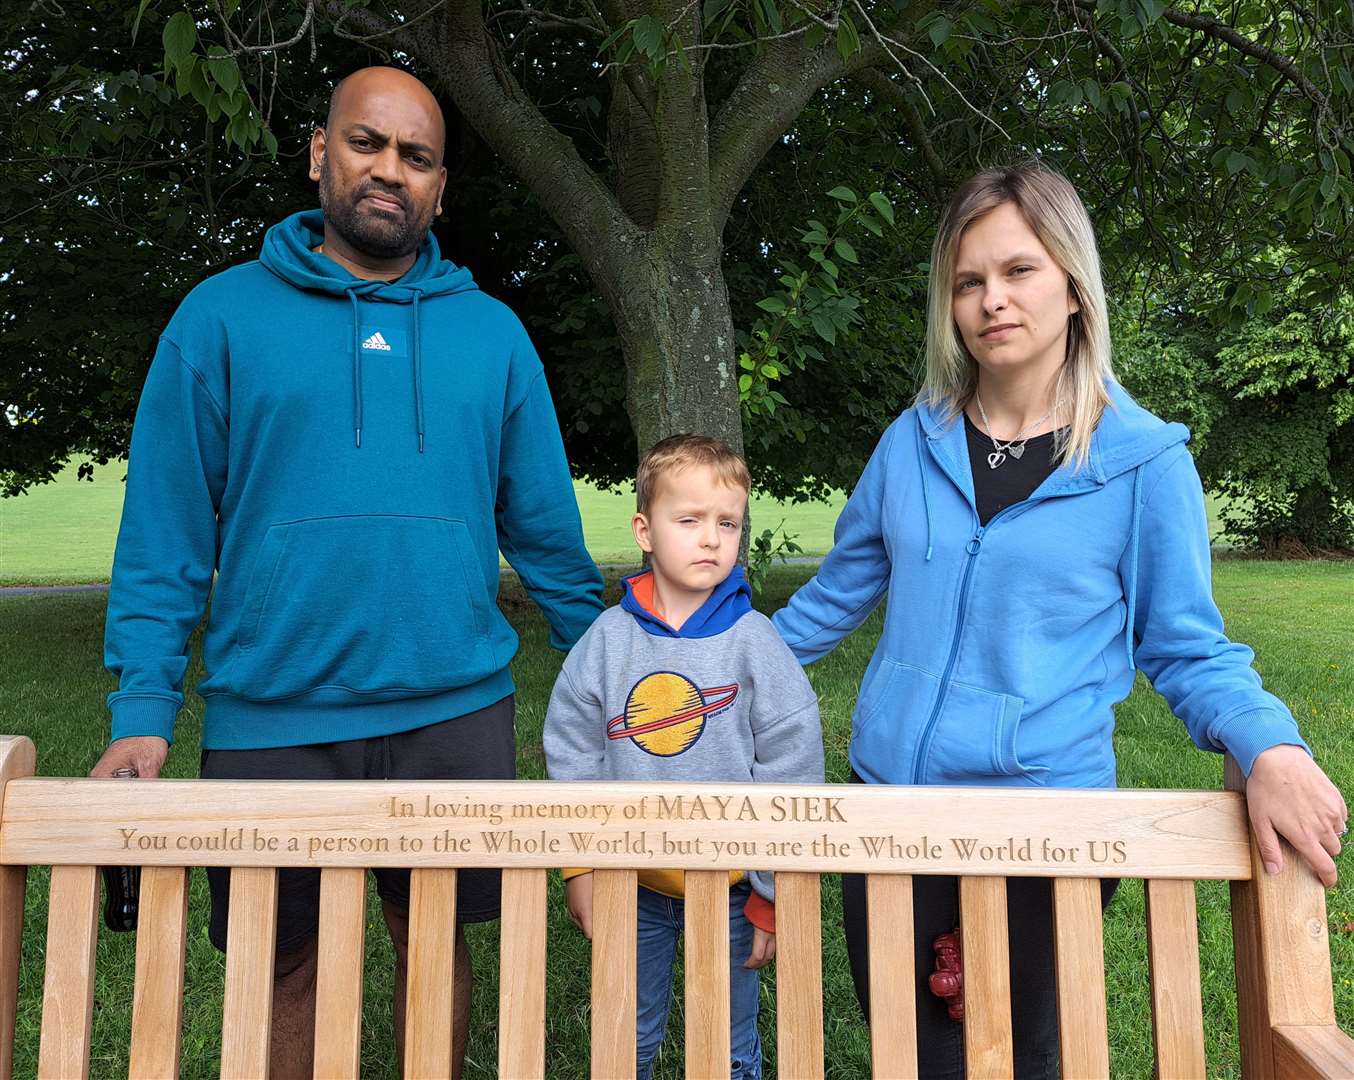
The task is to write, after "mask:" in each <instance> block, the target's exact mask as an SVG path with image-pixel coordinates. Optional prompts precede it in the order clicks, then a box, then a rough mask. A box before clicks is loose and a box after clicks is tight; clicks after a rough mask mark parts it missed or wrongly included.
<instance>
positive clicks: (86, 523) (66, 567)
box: [0, 462, 1217, 585]
mask: <svg viewBox="0 0 1354 1080" xmlns="http://www.w3.org/2000/svg"><path fill="white" fill-rule="evenodd" d="M126 472H127V466H126V463H125V462H113V463H111V464H109V465H108V466H106V467H103V468H99V469H96V470H95V473H94V479H93V480H92V481H88V480H86V481H81V480H78V479H77V478H76V470H75V468H74V467H73V466H72V467H71V468H68V469H66V470H65V471H64V472H63V473H62V474H61V475H60V476H59V477H57V479H56V480H54V481H53V482H52V483H50V484H43V485H41V486H40V487H35V488H33V489H31V490H30V491H29V492H28V493H27V494H24V495H20V496H19V497H17V498H13V499H0V585H72V584H86V583H90V582H105V581H107V580H108V576H109V572H110V571H111V569H112V566H113V544H114V541H115V540H116V539H117V531H118V521H119V518H120V517H121V514H122V493H123V491H124V490H125V485H124V484H123V482H122V481H123V477H124V476H125V475H126ZM574 492H575V494H576V495H577V496H578V507H579V511H580V512H581V514H582V517H583V531H584V536H585V539H586V541H587V545H588V550H589V551H590V552H592V557H593V558H594V559H596V560H597V561H598V562H599V563H603V564H607V563H610V564H621V565H631V564H633V563H635V562H636V559H635V551H636V549H635V544H634V540H633V539H632V538H631V536H630V517H631V515H632V514H633V513H634V505H635V503H634V495H633V493H631V492H629V491H625V492H619V491H617V492H606V491H598V490H597V489H596V488H595V487H593V486H592V485H591V484H585V483H583V482H581V481H579V482H576V483H575V484H574ZM843 501H844V497H843V496H842V495H840V494H838V495H836V496H834V497H833V498H832V499H831V500H830V501H829V502H826V503H804V504H799V505H794V504H784V503H778V502H776V501H775V500H774V499H763V498H757V499H754V500H753V502H752V521H753V530H754V531H755V532H761V531H762V530H763V529H767V528H776V527H778V526H779V525H780V523H781V522H782V521H784V522H785V531H786V532H788V533H790V534H791V535H793V536H797V537H798V543H799V545H800V546H801V547H802V548H803V549H804V553H805V554H806V555H825V554H827V551H828V549H829V548H830V547H831V546H832V527H833V525H834V524H835V523H836V520H837V514H838V513H839V512H840V510H841V508H842V503H843ZM1209 525H1210V531H1211V532H1212V533H1214V534H1216V532H1217V520H1216V513H1215V508H1214V502H1213V500H1211V499H1210V500H1209Z"/></svg>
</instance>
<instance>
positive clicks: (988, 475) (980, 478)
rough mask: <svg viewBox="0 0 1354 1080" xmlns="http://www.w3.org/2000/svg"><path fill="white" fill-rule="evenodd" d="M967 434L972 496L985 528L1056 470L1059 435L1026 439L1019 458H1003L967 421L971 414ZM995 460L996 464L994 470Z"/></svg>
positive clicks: (966, 423)
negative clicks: (1056, 447) (997, 515)
mask: <svg viewBox="0 0 1354 1080" xmlns="http://www.w3.org/2000/svg"><path fill="white" fill-rule="evenodd" d="M964 431H965V433H966V434H967V435H968V456H969V462H970V464H971V465H972V468H973V497H974V498H975V499H976V500H977V503H978V521H979V523H980V524H983V525H986V524H987V523H988V522H989V521H991V520H992V518H993V517H995V516H996V514H997V512H998V511H1000V510H1004V509H1005V508H1006V507H1008V506H1014V505H1015V504H1016V503H1018V502H1024V500H1026V499H1028V498H1029V497H1030V495H1032V494H1033V493H1034V489H1035V488H1037V487H1038V486H1039V485H1040V484H1042V483H1043V482H1044V481H1045V480H1046V479H1047V478H1048V477H1049V476H1050V475H1051V474H1052V472H1053V470H1054V469H1055V468H1057V465H1056V464H1055V463H1054V461H1053V453H1054V450H1055V438H1056V435H1057V432H1053V431H1050V432H1049V433H1048V434H1046V435H1036V436H1035V437H1034V438H1032V439H1026V440H1025V450H1024V453H1022V454H1021V455H1020V456H1019V457H1016V456H1015V455H1014V454H1011V453H1010V452H1007V453H1006V454H1005V455H1004V456H1002V455H1000V454H999V452H998V451H997V448H996V447H995V446H993V445H992V440H991V439H989V438H988V437H987V436H986V435H985V434H983V431H982V428H980V427H978V425H977V424H975V423H974V422H973V421H972V420H970V419H969V418H968V413H965V414H964ZM993 461H996V462H997V467H996V468H995V469H994V468H992V464H991V463H992V462H993Z"/></svg>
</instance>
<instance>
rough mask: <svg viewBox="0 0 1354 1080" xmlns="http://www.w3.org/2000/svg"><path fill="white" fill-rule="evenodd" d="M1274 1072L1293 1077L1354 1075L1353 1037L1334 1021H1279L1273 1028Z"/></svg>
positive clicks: (1329, 1079) (1336, 1079)
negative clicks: (1304, 1022)
mask: <svg viewBox="0 0 1354 1080" xmlns="http://www.w3.org/2000/svg"><path fill="white" fill-rule="evenodd" d="M1274 1073H1275V1075H1276V1076H1281V1077H1292V1078H1293V1080H1306V1078H1308V1077H1311V1078H1312V1080H1318V1078H1320V1080H1343V1078H1348V1077H1351V1076H1354V1039H1351V1038H1350V1037H1349V1036H1348V1035H1346V1034H1345V1033H1344V1032H1343V1031H1341V1030H1340V1029H1339V1028H1338V1027H1336V1026H1335V1025H1334V1024H1303V1025H1299V1024H1280V1025H1277V1026H1276V1027H1275V1028H1274Z"/></svg>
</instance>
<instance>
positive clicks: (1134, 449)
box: [773, 384, 1303, 787]
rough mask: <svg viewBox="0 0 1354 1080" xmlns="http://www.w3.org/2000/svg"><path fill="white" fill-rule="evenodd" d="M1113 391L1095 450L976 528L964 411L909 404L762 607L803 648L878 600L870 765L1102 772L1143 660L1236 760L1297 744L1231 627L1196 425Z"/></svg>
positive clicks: (814, 647)
mask: <svg viewBox="0 0 1354 1080" xmlns="http://www.w3.org/2000/svg"><path fill="white" fill-rule="evenodd" d="M1108 389H1109V393H1110V397H1111V406H1110V407H1109V408H1107V409H1106V410H1105V413H1104V415H1103V416H1102V418H1101V420H1100V422H1099V424H1098V425H1097V427H1096V430H1095V433H1094V436H1093V439H1092V443H1091V452H1090V459H1089V461H1088V462H1087V463H1086V464H1085V465H1084V466H1082V467H1080V468H1078V467H1076V466H1074V465H1073V464H1071V463H1065V464H1063V465H1062V466H1060V467H1059V468H1058V469H1056V470H1055V471H1054V472H1053V473H1052V475H1050V476H1049V477H1048V478H1047V479H1046V480H1045V481H1044V482H1043V483H1042V484H1041V485H1040V486H1039V487H1038V488H1037V489H1036V490H1035V491H1034V492H1033V494H1031V496H1030V497H1029V498H1028V499H1026V500H1024V501H1023V502H1020V503H1016V504H1015V505H1013V506H1009V507H1006V508H1005V509H1003V510H1002V511H1000V512H999V513H997V514H996V515H994V516H993V517H992V518H991V519H990V520H989V521H988V523H987V525H985V526H984V525H982V524H980V523H979V520H978V513H977V509H976V504H975V500H974V494H973V473H972V467H971V465H970V462H969V456H968V442H967V438H966V436H965V434H964V427H963V423H962V422H961V421H960V420H958V419H957V418H953V417H948V416H946V415H944V414H943V413H942V412H940V411H939V410H936V409H933V408H931V407H930V406H928V405H925V404H921V405H918V406H916V407H914V408H912V409H909V410H908V411H907V412H905V413H904V414H903V415H902V416H901V417H899V418H898V420H897V421H895V422H894V423H893V424H892V425H891V426H890V427H889V429H888V431H886V432H885V434H884V437H883V438H882V439H881V440H880V443H879V446H878V447H877V448H876V450H875V452H874V455H873V456H872V457H871V459H870V462H869V464H868V465H867V466H866V468H865V472H864V473H863V474H862V476H861V478H860V481H859V483H858V484H857V485H856V488H855V490H854V491H853V492H852V494H851V498H850V499H849V500H848V502H847V505H846V507H845V509H843V511H842V514H841V517H840V518H839V519H838V522H837V529H836V542H835V545H834V547H833V549H832V551H831V552H830V553H829V554H828V556H827V558H826V559H824V561H823V564H822V566H821V568H820V569H819V571H818V573H817V574H816V575H815V576H814V578H813V580H812V581H810V582H809V583H808V584H807V585H805V586H804V587H803V588H802V589H800V590H799V591H798V592H797V593H796V594H795V595H794V597H793V598H792V599H791V601H790V603H789V605H788V606H787V607H786V608H785V609H784V610H782V611H780V612H778V613H777V614H776V616H775V618H774V620H773V621H774V623H775V625H776V628H777V629H778V630H779V631H780V633H781V636H782V637H783V638H784V640H785V641H786V643H787V644H788V645H789V646H790V647H791V648H792V649H793V650H794V651H795V653H796V655H797V656H799V658H800V660H801V661H802V662H804V663H809V662H811V661H813V660H816V659H818V658H819V657H821V656H823V655H824V654H826V653H827V652H828V651H830V650H831V649H832V648H833V647H834V646H835V645H836V644H837V643H838V641H840V640H841V638H842V637H844V636H845V635H846V634H847V633H849V632H850V631H851V630H853V629H854V628H855V627H857V626H859V625H860V624H861V623H862V622H863V621H864V620H865V618H866V617H867V616H868V615H869V613H870V612H871V610H873V608H874V607H875V606H876V605H877V604H878V603H879V601H880V600H882V599H883V598H884V596H885V595H887V596H888V597H889V603H888V612H887V615H886V617H885V622H884V630H883V634H882V635H881V637H880V639H879V644H878V647H877V648H876V650H875V653H874V656H873V657H872V658H871V660H870V664H869V666H868V668H867V669H866V672H865V678H864V681H863V683H862V686H861V691H860V696H859V698H858V700H857V703H856V709H855V715H854V718H853V722H852V738H851V748H850V758H851V762H852V765H853V766H854V768H855V769H856V772H857V773H859V774H860V776H861V777H862V778H864V779H865V780H867V781H871V782H876V783H894V784H920V783H947V784H974V783H977V784H1006V785H1016V786H1020V785H1035V786H1043V785H1057V786H1065V787H1107V786H1113V784H1114V783H1115V761H1114V747H1113V741H1112V735H1113V730H1114V711H1113V708H1114V706H1115V705H1116V704H1117V703H1118V702H1120V701H1122V700H1123V699H1124V698H1126V697H1127V696H1128V694H1129V691H1130V690H1131V689H1132V687H1133V679H1134V674H1135V668H1137V669H1141V670H1142V671H1143V672H1144V673H1146V674H1147V676H1148V677H1149V678H1150V679H1151V680H1152V683H1153V685H1154V686H1155V687H1156V689H1157V690H1158V691H1160V692H1161V693H1162V694H1163V695H1164V696H1165V697H1166V699H1167V701H1168V702H1169V704H1170V705H1171V708H1172V709H1173V710H1174V711H1175V713H1176V715H1177V716H1179V717H1180V719H1181V720H1183V721H1184V723H1185V725H1186V727H1187V728H1188V729H1189V732H1190V735H1191V736H1192V737H1193V739H1194V741H1195V743H1196V744H1197V745H1199V746H1200V747H1202V748H1205V749H1210V750H1223V749H1226V750H1230V751H1231V752H1232V753H1233V754H1234V755H1235V756H1236V758H1237V759H1238V761H1239V763H1240V764H1241V766H1242V768H1243V769H1245V770H1246V771H1247V772H1249V770H1250V767H1251V765H1252V763H1253V762H1254V760H1255V758H1256V756H1257V755H1258V754H1259V753H1260V752H1261V751H1263V750H1265V749H1267V748H1268V747H1269V746H1273V745H1276V744H1278V743H1294V744H1297V745H1303V743H1302V740H1301V738H1300V737H1299V735H1298V732H1297V727H1296V725H1295V724H1294V722H1293V719H1292V716H1291V715H1290V713H1289V712H1288V710H1287V709H1286V708H1285V707H1284V705H1283V704H1282V703H1281V702H1280V701H1279V700H1278V699H1277V698H1275V697H1274V696H1273V695H1272V694H1269V693H1267V692H1266V691H1265V690H1264V689H1263V688H1262V687H1261V684H1260V679H1259V677H1258V676H1257V675H1256V673H1255V671H1254V670H1253V669H1252V668H1251V666H1250V662H1251V659H1252V653H1251V651H1250V649H1248V648H1246V646H1244V645H1240V644H1236V643H1233V642H1231V641H1229V640H1228V639H1227V637H1226V635H1225V633H1224V632H1223V626H1222V617H1221V615H1220V614H1219V613H1218V609H1217V607H1216V605H1215V604H1214V602H1213V596H1212V589H1211V562H1210V550H1209V538H1208V531H1207V523H1206V516H1205V513H1204V501H1203V491H1202V488H1201V486H1200V483H1199V477H1198V474H1197V472H1196V471H1195V469H1194V463H1193V459H1192V458H1191V457H1190V454H1189V451H1188V449H1187V447H1186V445H1185V443H1186V441H1187V440H1188V438H1189V433H1188V431H1187V430H1186V429H1185V428H1184V427H1183V426H1182V425H1180V424H1167V423H1163V422H1162V421H1161V420H1159V419H1158V418H1156V417H1155V416H1153V415H1151V414H1150V413H1149V412H1147V411H1146V410H1145V409H1143V408H1142V407H1141V406H1139V405H1138V404H1137V403H1136V402H1135V401H1133V399H1132V398H1131V397H1130V396H1129V395H1128V393H1127V392H1126V391H1125V390H1124V389H1123V388H1122V387H1120V386H1119V385H1118V384H1110V386H1109V388H1108Z"/></svg>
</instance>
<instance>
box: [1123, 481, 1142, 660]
mask: <svg viewBox="0 0 1354 1080" xmlns="http://www.w3.org/2000/svg"><path fill="white" fill-rule="evenodd" d="M1141 495H1142V466H1141V465H1139V466H1138V467H1137V468H1136V469H1134V470H1133V515H1132V518H1131V519H1130V521H1129V525H1128V580H1127V581H1126V582H1125V583H1124V587H1125V589H1126V590H1127V592H1128V619H1127V625H1126V626H1125V628H1124V647H1125V648H1126V649H1127V651H1128V669H1129V671H1132V670H1133V669H1134V667H1135V666H1136V663H1135V660H1134V658H1133V624H1134V622H1135V621H1136V619H1137V606H1138V529H1139V521H1140V519H1141V517H1142V507H1141V506H1140V505H1139V502H1138V500H1139V499H1140V498H1141Z"/></svg>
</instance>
